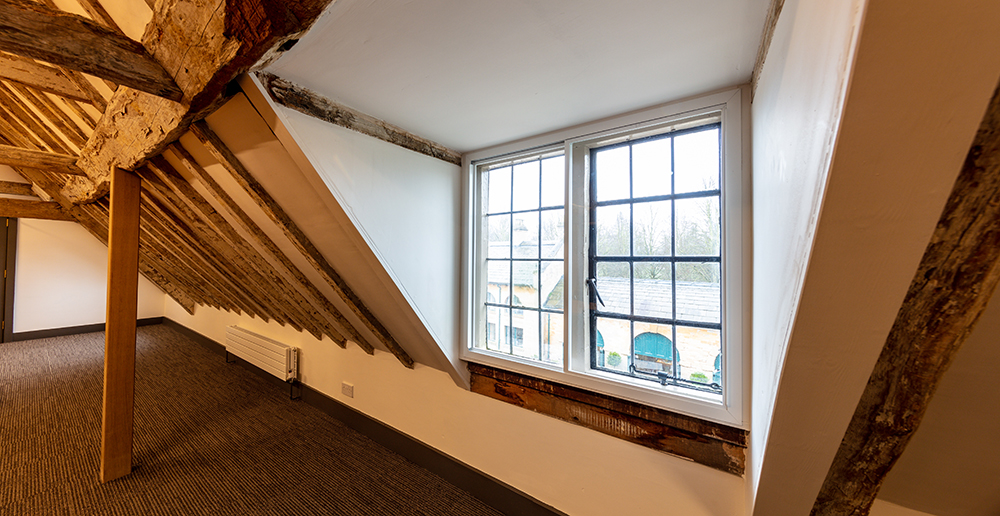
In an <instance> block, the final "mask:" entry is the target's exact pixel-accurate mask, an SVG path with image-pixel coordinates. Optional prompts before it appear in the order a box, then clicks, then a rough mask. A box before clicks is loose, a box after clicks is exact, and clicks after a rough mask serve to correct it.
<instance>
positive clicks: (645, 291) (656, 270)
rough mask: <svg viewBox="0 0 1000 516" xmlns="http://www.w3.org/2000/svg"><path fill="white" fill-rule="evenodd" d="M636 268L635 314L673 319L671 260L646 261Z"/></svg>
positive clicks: (634, 282)
mask: <svg viewBox="0 0 1000 516" xmlns="http://www.w3.org/2000/svg"><path fill="white" fill-rule="evenodd" d="M633 267H634V270H635V280H634V281H633V284H632V285H633V288H634V289H635V297H634V300H633V302H634V303H635V315H641V316H644V317H659V318H661V319H673V318H674V313H673V292H672V290H673V289H672V283H671V280H670V278H671V270H670V263H669V262H645V263H636V264H634V265H633Z"/></svg>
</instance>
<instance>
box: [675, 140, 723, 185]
mask: <svg viewBox="0 0 1000 516" xmlns="http://www.w3.org/2000/svg"><path fill="white" fill-rule="evenodd" d="M718 188H719V130H718V129H717V128H716V129H709V130H707V131H699V132H696V133H688V134H684V135H681V136H678V137H676V138H674V191H675V192H676V193H685V192H700V191H703V190H716V189H718Z"/></svg>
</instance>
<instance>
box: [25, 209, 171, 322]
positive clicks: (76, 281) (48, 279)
mask: <svg viewBox="0 0 1000 516" xmlns="http://www.w3.org/2000/svg"><path fill="white" fill-rule="evenodd" d="M15 271H16V272H15V276H14V332H25V331H34V330H47V329H52V328H65V327H69V326H82V325H86V324H101V323H104V320H105V317H106V315H107V314H106V312H105V306H106V303H107V297H108V294H107V292H108V248H107V247H106V246H105V245H104V244H102V243H101V242H100V241H99V240H97V239H96V238H94V237H93V235H91V234H90V233H88V232H87V230H86V229H84V228H83V227H81V226H80V225H79V224H77V223H75V222H64V221H57V220H35V219H20V220H19V221H18V230H17V265H16V269H15ZM165 298H166V294H164V293H163V292H161V291H160V289H158V288H156V286H154V285H153V284H152V283H150V282H149V280H147V279H146V278H143V277H142V275H141V274H140V275H139V307H138V314H137V315H138V317H139V318H140V319H142V318H147V317H161V316H163V303H164V299H165Z"/></svg>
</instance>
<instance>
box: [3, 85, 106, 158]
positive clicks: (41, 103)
mask: <svg viewBox="0 0 1000 516" xmlns="http://www.w3.org/2000/svg"><path fill="white" fill-rule="evenodd" d="M10 89H12V90H14V91H15V92H16V93H17V94H18V95H20V96H21V98H23V99H24V100H25V101H26V102H28V103H30V104H31V105H32V106H34V107H35V109H37V110H38V111H39V112H40V113H41V114H42V116H44V117H45V118H46V119H47V120H48V122H49V124H51V125H52V126H53V127H54V128H55V130H56V131H59V132H60V133H62V136H63V139H65V140H66V141H68V142H69V143H70V144H72V145H73V146H75V147H76V148H77V149H80V148H83V146H84V144H86V143H87V135H86V134H84V133H83V130H81V129H80V126H79V125H77V124H76V122H74V121H73V119H72V118H71V117H70V116H69V114H67V113H66V112H65V111H63V110H62V109H61V108H59V106H57V105H56V103H55V102H53V101H52V99H50V98H49V97H48V96H47V95H45V94H44V93H40V92H36V91H33V90H32V89H31V88H28V87H25V86H22V85H20V84H11V85H10Z"/></svg>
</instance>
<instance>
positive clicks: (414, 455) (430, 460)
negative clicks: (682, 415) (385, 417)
mask: <svg viewBox="0 0 1000 516" xmlns="http://www.w3.org/2000/svg"><path fill="white" fill-rule="evenodd" d="M163 324H164V325H166V326H169V327H171V328H174V329H175V330H177V331H179V332H180V333H183V334H184V335H185V336H187V337H189V338H190V339H191V340H194V341H195V342H198V343H199V344H201V345H203V346H205V347H207V348H208V349H210V350H211V351H212V352H214V353H218V354H219V355H225V353H226V348H225V346H223V345H222V344H219V343H218V342H215V341H214V340H212V339H210V338H208V337H206V336H204V335H202V334H200V333H198V332H196V331H194V330H192V329H190V328H187V327H186V326H184V325H182V324H180V323H177V322H175V321H172V320H170V319H167V318H164V319H163ZM238 363H240V365H242V366H244V367H246V368H247V369H250V370H252V371H254V372H256V373H258V374H260V375H261V376H263V377H265V378H268V379H270V380H273V383H274V384H275V385H276V386H279V387H281V388H284V389H287V388H288V386H287V384H286V383H285V382H282V381H281V380H279V379H278V378H275V377H274V376H271V375H269V374H267V373H265V372H264V371H261V370H260V369H258V368H257V367H255V366H253V365H251V364H249V363H247V362H243V361H242V360H239V361H238ZM302 401H304V402H306V403H307V404H309V405H311V406H313V407H316V408H317V409H319V410H321V411H323V412H325V413H326V414H328V415H329V416H331V417H333V418H336V419H338V420H340V421H341V422H343V423H344V424H345V425H347V426H349V427H351V428H353V429H354V430H356V431H358V432H360V433H362V434H364V435H365V436H367V437H368V438H369V439H371V440H373V441H375V442H377V443H379V444H381V445H382V446H385V447H386V448H389V449H390V450H392V451H394V452H396V453H398V454H400V455H402V456H403V457H405V458H406V459H407V460H409V461H410V462H413V463H414V464H416V465H418V466H420V467H422V468H424V469H426V470H428V471H430V472H432V473H434V474H436V475H438V476H439V477H441V478H443V479H445V480H446V481H448V482H450V483H451V484H453V485H455V486H457V487H459V488H460V489H464V490H466V491H468V492H469V493H470V494H471V495H472V496H475V497H476V498H478V499H480V500H482V501H483V502H484V503H486V504H487V505H489V506H491V507H493V508H494V509H496V510H498V511H500V512H502V513H504V514H506V515H508V516H553V515H559V516H566V513H564V512H561V511H559V510H557V509H555V508H554V507H551V506H549V505H546V504H544V503H542V502H540V501H538V500H536V499H535V498H533V497H531V496H529V495H527V494H525V493H524V492H522V491H520V490H518V489H516V488H514V487H512V486H510V485H508V484H506V483H504V482H502V481H500V480H498V479H496V478H494V477H492V476H490V475H488V474H486V473H483V472H482V471H480V470H478V469H476V468H474V467H472V466H470V465H468V464H466V463H464V462H462V461H460V460H458V459H456V458H454V457H452V456H450V455H448V454H446V453H443V452H441V451H440V450H438V449H436V448H433V447H431V446H429V445H427V444H425V443H423V442H421V441H419V440H417V439H414V438H413V437H410V436H409V435H406V434H404V433H403V432H400V431H399V430H396V429H395V428H393V427H391V426H389V425H387V424H385V423H383V422H381V421H378V420H377V419H374V418H372V417H371V416H369V415H367V414H364V413H362V412H359V411H358V410H356V409H354V408H352V407H349V406H347V405H344V404H343V403H341V402H339V401H337V400H335V399H333V398H330V397H328V396H327V395H325V394H323V393H321V392H319V391H317V390H314V389H312V388H310V387H309V386H307V385H303V386H302Z"/></svg>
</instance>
